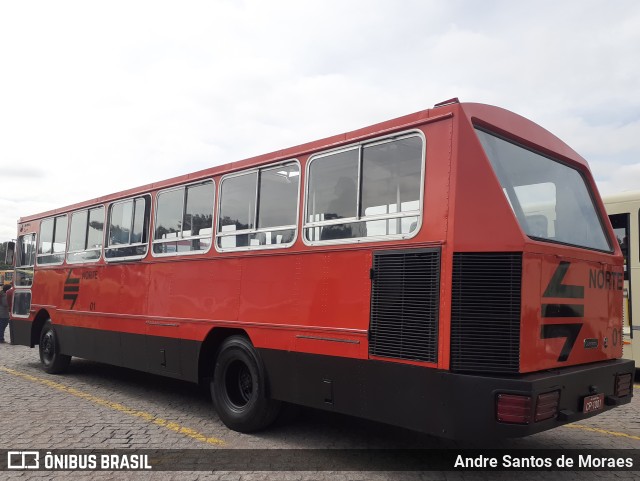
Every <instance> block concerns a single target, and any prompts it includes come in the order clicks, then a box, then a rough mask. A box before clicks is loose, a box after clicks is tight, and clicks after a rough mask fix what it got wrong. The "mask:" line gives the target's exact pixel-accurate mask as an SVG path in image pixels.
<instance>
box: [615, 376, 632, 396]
mask: <svg viewBox="0 0 640 481" xmlns="http://www.w3.org/2000/svg"><path fill="white" fill-rule="evenodd" d="M631 383H632V379H631V374H618V375H617V376H616V386H615V389H614V394H615V395H616V396H618V397H624V396H628V395H629V394H631V389H632V384H631Z"/></svg>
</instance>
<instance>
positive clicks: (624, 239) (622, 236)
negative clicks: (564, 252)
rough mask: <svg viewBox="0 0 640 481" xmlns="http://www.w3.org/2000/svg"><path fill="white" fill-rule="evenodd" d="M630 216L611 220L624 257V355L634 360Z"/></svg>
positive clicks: (613, 215) (617, 215)
mask: <svg viewBox="0 0 640 481" xmlns="http://www.w3.org/2000/svg"><path fill="white" fill-rule="evenodd" d="M630 217H631V215H630V214H626V213H625V214H611V215H610V216H609V220H611V225H612V226H613V231H614V232H615V234H616V239H618V243H619V244H620V249H621V250H622V255H623V257H624V291H623V292H624V299H623V307H622V315H623V319H622V331H623V341H624V350H625V352H624V354H623V357H625V358H627V359H633V353H632V352H627V351H628V350H629V349H630V348H631V346H632V344H631V340H632V339H633V317H632V312H633V306H632V302H631V301H632V299H631V272H632V271H631V262H630V261H631V259H630V258H629V255H630V252H631V249H629V241H630V239H631V234H630V230H629V229H630V227H629V226H630Z"/></svg>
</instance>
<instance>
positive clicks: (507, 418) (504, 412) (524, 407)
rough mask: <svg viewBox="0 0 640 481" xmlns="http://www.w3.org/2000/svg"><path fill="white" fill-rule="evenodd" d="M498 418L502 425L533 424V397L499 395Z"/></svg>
mask: <svg viewBox="0 0 640 481" xmlns="http://www.w3.org/2000/svg"><path fill="white" fill-rule="evenodd" d="M496 417H497V418H498V421H500V422H502V423H511V424H529V423H531V397H530V396H520V395H517V394H498V398H497V405H496Z"/></svg>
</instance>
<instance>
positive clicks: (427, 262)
mask: <svg viewBox="0 0 640 481" xmlns="http://www.w3.org/2000/svg"><path fill="white" fill-rule="evenodd" d="M372 280H373V284H372V289H371V322H370V326H369V354H370V355H372V356H381V357H390V358H397V359H407V360H414V361H423V362H437V360H438V310H439V305H440V249H438V248H433V249H408V250H397V251H386V252H376V253H374V255H373V273H372Z"/></svg>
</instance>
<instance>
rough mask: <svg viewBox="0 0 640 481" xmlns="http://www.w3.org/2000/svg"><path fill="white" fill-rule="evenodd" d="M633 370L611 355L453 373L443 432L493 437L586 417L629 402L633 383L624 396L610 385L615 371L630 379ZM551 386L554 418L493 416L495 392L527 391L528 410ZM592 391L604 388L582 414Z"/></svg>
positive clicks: (631, 364)
mask: <svg viewBox="0 0 640 481" xmlns="http://www.w3.org/2000/svg"><path fill="white" fill-rule="evenodd" d="M634 371H635V365H634V362H633V361H629V360H626V359H615V360H611V361H605V362H599V363H595V364H587V365H581V366H572V367H567V368H562V369H554V370H551V371H545V372H539V373H533V374H526V375H521V376H517V377H514V378H503V377H486V376H468V375H459V374H458V375H457V374H452V376H455V380H454V381H453V382H452V383H451V394H450V395H451V399H452V406H451V410H450V412H449V413H447V414H448V418H449V421H450V426H449V428H448V429H447V431H448V432H449V433H450V434H453V436H452V437H455V438H477V437H487V435H488V434H489V435H490V436H491V437H497V438H503V437H521V436H527V435H530V434H534V433H538V432H541V431H545V430H547V429H552V428H554V427H557V426H561V425H563V424H567V423H571V422H575V421H579V420H582V419H587V418H590V417H593V416H596V415H598V414H602V413H603V412H605V411H608V410H610V409H612V408H614V407H616V406H620V405H623V404H628V403H629V402H631V398H632V397H633V386H632V389H631V392H630V394H629V395H627V396H624V397H616V396H615V394H614V389H615V381H616V376H617V375H623V374H631V379H632V380H633V374H634ZM551 391H560V400H559V403H560V405H559V409H558V411H559V414H558V416H557V417H555V418H552V419H548V420H544V421H540V422H532V423H530V424H508V423H502V422H499V421H498V420H497V419H496V416H495V412H496V408H495V405H496V399H497V396H498V394H518V395H525V396H530V397H531V399H532V400H533V403H532V407H531V409H532V411H535V400H536V398H537V396H538V395H539V394H544V393H548V392H551ZM596 393H598V394H599V393H604V395H605V405H604V408H603V409H602V410H599V411H597V412H594V413H587V414H585V413H584V412H582V409H583V401H584V398H585V397H586V396H589V395H591V394H596ZM532 419H533V416H532ZM490 433H492V434H493V435H491V434H490ZM447 437H448V435H447Z"/></svg>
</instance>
